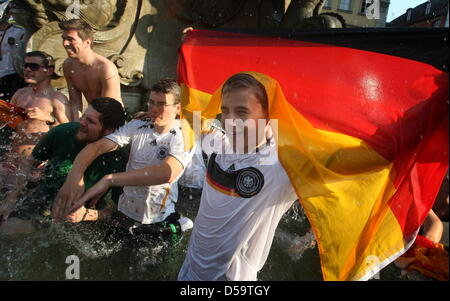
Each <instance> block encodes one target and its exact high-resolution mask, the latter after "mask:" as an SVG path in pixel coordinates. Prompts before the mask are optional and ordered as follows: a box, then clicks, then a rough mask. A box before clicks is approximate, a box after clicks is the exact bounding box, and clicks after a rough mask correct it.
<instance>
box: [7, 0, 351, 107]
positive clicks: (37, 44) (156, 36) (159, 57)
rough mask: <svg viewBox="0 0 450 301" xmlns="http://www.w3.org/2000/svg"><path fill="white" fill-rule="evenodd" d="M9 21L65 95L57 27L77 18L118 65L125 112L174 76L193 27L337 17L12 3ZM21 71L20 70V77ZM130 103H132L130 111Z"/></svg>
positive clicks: (187, 4)
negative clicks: (43, 56)
mask: <svg viewBox="0 0 450 301" xmlns="http://www.w3.org/2000/svg"><path fill="white" fill-rule="evenodd" d="M12 1H13V17H14V19H15V20H16V22H17V23H18V24H19V25H22V26H23V27H24V28H25V29H26V33H25V37H26V38H25V40H26V44H25V45H23V48H22V51H21V52H22V54H23V53H24V52H25V51H31V50H41V51H45V52H47V53H49V54H51V55H52V56H53V57H54V58H55V64H56V66H55V71H56V74H57V75H59V76H60V77H61V78H60V79H59V80H56V81H54V82H53V86H55V87H57V88H59V89H62V90H64V89H65V88H66V83H65V80H64V78H63V71H62V63H63V62H64V60H65V59H66V57H67V54H66V51H65V50H64V48H63V46H62V39H61V34H62V32H61V30H60V29H59V27H58V22H59V21H62V20H67V19H72V18H81V19H83V20H85V21H86V22H87V23H89V24H90V25H91V26H92V27H93V28H94V30H95V35H94V44H93V47H94V50H95V51H96V52H97V53H99V54H101V55H103V56H105V57H107V58H109V59H110V60H111V61H112V62H114V64H115V65H116V66H117V68H118V70H119V75H120V79H121V84H122V99H123V100H124V103H125V106H126V107H127V106H128V107H130V106H132V107H134V108H133V109H130V111H133V110H136V109H139V107H141V104H142V103H144V101H142V100H143V97H144V96H145V93H143V92H144V91H145V90H146V89H148V87H150V86H151V85H152V84H153V83H154V82H155V81H156V80H158V79H159V78H161V77H176V66H177V56H178V52H177V49H178V47H179V46H180V43H181V33H182V30H183V29H184V28H186V27H188V26H193V27H194V28H247V29H250V28H253V29H259V30H264V29H270V28H291V29H294V28H335V27H345V21H344V19H343V18H342V17H340V16H339V15H337V14H334V15H333V14H321V13H320V12H321V9H322V6H323V2H324V1H323V0H292V1H289V0H286V1H285V0H226V1H225V0H12ZM20 69H21V68H18V70H20ZM130 102H132V103H133V104H132V105H130Z"/></svg>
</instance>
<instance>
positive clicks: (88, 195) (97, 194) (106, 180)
mask: <svg viewBox="0 0 450 301" xmlns="http://www.w3.org/2000/svg"><path fill="white" fill-rule="evenodd" d="M110 179H111V175H106V176H104V177H103V178H102V179H101V180H100V181H98V182H97V183H96V184H95V185H94V186H92V187H91V188H89V190H88V191H86V192H85V194H83V196H82V197H81V198H80V199H79V200H78V201H75V202H73V203H72V205H71V206H70V208H69V212H72V211H74V210H77V208H79V207H80V206H84V204H86V202H87V201H89V200H91V202H90V203H89V207H94V206H95V205H96V204H97V202H98V200H100V198H101V197H102V196H103V195H104V194H105V193H106V192H107V191H108V189H109V188H110V187H111V184H110Z"/></svg>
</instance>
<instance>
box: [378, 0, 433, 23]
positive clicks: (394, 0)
mask: <svg viewBox="0 0 450 301" xmlns="http://www.w3.org/2000/svg"><path fill="white" fill-rule="evenodd" d="M425 2H427V0H391V4H390V5H389V11H388V16H387V19H386V22H390V21H392V20H394V19H395V18H397V17H398V16H401V15H403V14H404V13H406V10H407V9H408V8H414V7H416V6H417V5H419V4H422V3H425Z"/></svg>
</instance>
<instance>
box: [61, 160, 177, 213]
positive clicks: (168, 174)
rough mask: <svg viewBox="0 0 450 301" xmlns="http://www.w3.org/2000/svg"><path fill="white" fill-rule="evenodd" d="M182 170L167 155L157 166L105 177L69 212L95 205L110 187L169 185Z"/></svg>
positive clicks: (175, 161)
mask: <svg viewBox="0 0 450 301" xmlns="http://www.w3.org/2000/svg"><path fill="white" fill-rule="evenodd" d="M183 168H184V167H183V164H181V162H180V161H178V160H177V159H176V158H175V157H172V156H170V155H169V156H167V158H166V159H165V160H164V162H162V163H161V164H159V165H150V166H146V167H144V168H141V169H136V170H130V171H126V172H121V173H116V174H109V175H106V176H104V177H103V178H102V179H101V180H100V181H98V182H97V183H96V184H95V185H94V186H92V187H91V188H90V189H89V190H88V191H86V193H85V194H84V195H83V196H82V198H80V200H79V201H78V202H76V203H74V205H73V206H72V208H70V211H71V212H72V211H74V210H76V209H77V208H79V207H80V206H83V205H84V204H85V203H86V202H87V201H89V200H92V201H91V203H90V204H91V206H93V205H95V203H97V201H98V200H99V199H100V197H101V196H102V195H103V194H104V193H105V192H106V191H108V189H109V188H110V187H115V186H151V185H160V184H164V183H171V182H173V181H174V180H175V179H176V178H177V177H178V176H179V175H180V173H181V172H182V171H183Z"/></svg>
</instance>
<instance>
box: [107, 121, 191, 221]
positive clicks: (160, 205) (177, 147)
mask: <svg viewBox="0 0 450 301" xmlns="http://www.w3.org/2000/svg"><path fill="white" fill-rule="evenodd" d="M105 138H107V139H109V140H111V141H113V142H114V143H116V144H118V145H119V146H121V147H123V146H125V145H127V144H130V143H131V150H130V157H129V159H128V163H127V171H129V170H135V169H140V168H143V167H146V166H149V165H158V164H161V163H162V162H163V161H164V160H165V159H166V157H167V156H173V157H175V158H176V159H177V160H178V161H180V163H181V164H182V165H183V167H186V166H187V165H188V163H189V162H190V160H191V158H192V153H193V152H192V151H191V152H186V151H185V147H184V139H183V134H182V131H181V127H180V122H179V121H178V120H175V122H174V125H173V127H172V129H171V130H170V131H169V132H167V133H164V134H159V133H157V132H156V131H155V130H154V128H153V125H152V124H151V123H150V122H149V121H142V120H132V121H130V122H129V123H127V124H125V125H124V126H122V127H121V128H119V129H118V130H117V131H115V132H114V133H112V134H110V135H108V136H106V137H105ZM180 176H181V174H180V175H179V176H178V177H177V179H176V180H175V181H174V182H173V183H172V184H170V185H169V184H168V183H165V184H161V185H153V186H126V187H124V189H123V194H122V195H121V196H120V199H119V205H118V210H119V211H120V212H122V213H123V214H125V215H126V216H128V217H130V218H132V219H134V220H135V221H137V222H140V223H143V224H151V223H156V222H160V221H163V220H164V219H165V218H166V217H167V216H169V215H170V214H171V213H173V212H174V211H175V205H174V204H175V203H176V201H177V197H178V187H177V182H176V181H177V180H178V178H179V177H180Z"/></svg>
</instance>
